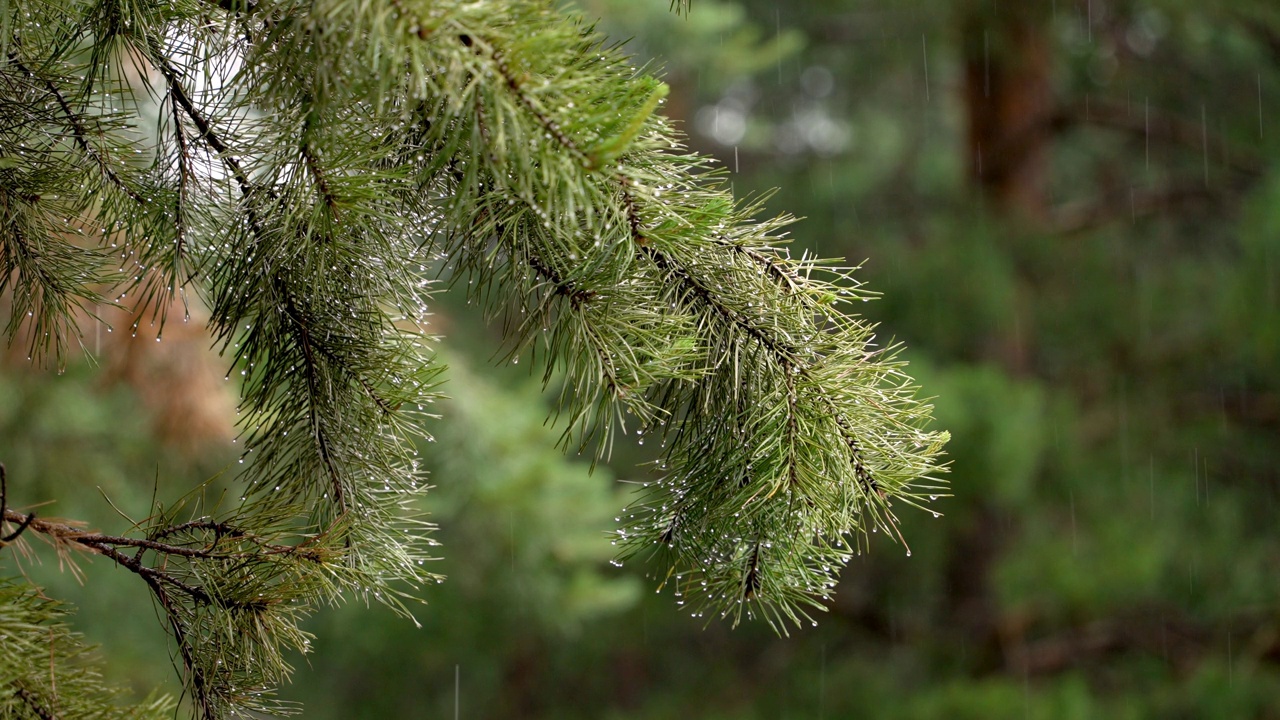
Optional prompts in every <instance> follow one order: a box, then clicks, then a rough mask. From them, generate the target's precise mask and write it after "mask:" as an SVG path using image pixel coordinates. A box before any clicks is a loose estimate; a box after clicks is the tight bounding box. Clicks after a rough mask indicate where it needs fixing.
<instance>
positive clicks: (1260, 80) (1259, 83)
mask: <svg viewBox="0 0 1280 720" xmlns="http://www.w3.org/2000/svg"><path fill="white" fill-rule="evenodd" d="M1258 139H1259V140H1261V139H1262V73H1261V72H1259V73H1258Z"/></svg>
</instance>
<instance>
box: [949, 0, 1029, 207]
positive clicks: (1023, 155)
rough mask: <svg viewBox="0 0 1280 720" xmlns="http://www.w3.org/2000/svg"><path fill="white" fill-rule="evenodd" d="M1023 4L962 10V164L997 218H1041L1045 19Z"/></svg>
mask: <svg viewBox="0 0 1280 720" xmlns="http://www.w3.org/2000/svg"><path fill="white" fill-rule="evenodd" d="M1032 5H1034V4H1031V3H1028V4H1026V5H1025V6H1024V4H1022V3H999V4H998V5H997V4H996V3H994V2H993V1H992V0H970V1H969V2H966V3H965V4H964V5H963V6H962V12H963V14H964V15H963V18H962V22H961V24H960V25H961V29H962V32H963V41H962V43H961V46H962V48H963V52H964V72H965V76H964V86H963V92H964V98H963V101H964V102H963V104H964V109H965V119H966V123H967V132H968V134H967V147H966V150H967V153H968V156H967V158H966V159H967V164H968V167H969V177H970V181H971V183H972V185H973V186H974V187H975V188H976V189H977V190H978V191H979V192H980V193H981V196H982V197H983V199H984V200H985V201H987V204H988V207H989V208H990V209H991V210H992V211H994V212H995V213H997V214H998V215H1002V216H1007V217H1013V218H1017V219H1021V220H1026V221H1033V222H1034V221H1040V220H1043V219H1044V218H1045V217H1046V215H1047V210H1048V202H1047V187H1046V182H1047V178H1048V174H1049V141H1050V127H1049V123H1048V118H1049V117H1050V116H1051V114H1052V93H1051V92H1050V80H1051V70H1052V52H1051V46H1050V39H1049V36H1048V35H1049V26H1048V18H1047V17H1046V15H1045V13H1044V11H1043V10H1041V9H1037V8H1034V7H1032Z"/></svg>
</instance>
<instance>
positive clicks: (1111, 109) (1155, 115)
mask: <svg viewBox="0 0 1280 720" xmlns="http://www.w3.org/2000/svg"><path fill="white" fill-rule="evenodd" d="M1046 121H1047V122H1048V123H1050V125H1051V126H1052V127H1053V128H1054V129H1057V130H1062V129H1064V128H1068V127H1072V126H1076V125H1094V126H1097V127H1101V128H1107V129H1110V130H1116V131H1119V132H1124V133H1127V134H1129V135H1134V136H1138V137H1141V138H1143V139H1148V138H1149V139H1151V140H1156V141H1158V142H1162V143H1165V144H1169V145H1179V146H1182V147H1185V148H1187V149H1189V150H1194V151H1197V152H1204V143H1205V128H1204V126H1203V125H1201V124H1198V123H1195V122H1192V121H1188V120H1185V119H1183V118H1181V117H1178V116H1177V115H1171V114H1168V113H1164V112H1161V111H1159V110H1156V111H1155V112H1151V111H1150V110H1149V109H1148V106H1146V105H1143V106H1141V107H1139V106H1137V105H1121V104H1118V103H1113V102H1110V101H1107V100H1099V99H1097V98H1090V99H1089V101H1088V102H1087V103H1076V104H1074V105H1069V106H1065V107H1062V108H1059V110H1058V111H1057V112H1056V113H1054V114H1053V115H1052V116H1049V117H1047V118H1046ZM1227 163H1228V167H1231V168H1232V169H1234V170H1236V171H1238V172H1243V173H1248V174H1250V175H1259V174H1262V173H1263V172H1265V170H1266V165H1265V163H1263V162H1262V161H1261V160H1260V159H1259V158H1256V157H1252V156H1248V155H1247V154H1245V153H1244V152H1242V151H1239V149H1238V148H1232V152H1231V155H1230V158H1229V160H1228V161H1227Z"/></svg>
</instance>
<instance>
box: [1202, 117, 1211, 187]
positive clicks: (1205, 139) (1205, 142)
mask: <svg viewBox="0 0 1280 720" xmlns="http://www.w3.org/2000/svg"><path fill="white" fill-rule="evenodd" d="M1200 140H1201V145H1202V147H1203V148H1204V186H1205V187H1209V123H1208V121H1207V120H1206V119H1205V110H1204V103H1200Z"/></svg>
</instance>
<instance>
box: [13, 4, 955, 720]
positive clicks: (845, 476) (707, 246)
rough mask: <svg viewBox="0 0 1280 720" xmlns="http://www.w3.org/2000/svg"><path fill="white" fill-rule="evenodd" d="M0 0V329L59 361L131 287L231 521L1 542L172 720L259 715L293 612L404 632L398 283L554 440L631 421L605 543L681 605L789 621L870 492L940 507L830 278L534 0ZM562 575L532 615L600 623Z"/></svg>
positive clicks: (916, 431) (606, 600)
mask: <svg viewBox="0 0 1280 720" xmlns="http://www.w3.org/2000/svg"><path fill="white" fill-rule="evenodd" d="M0 15H3V16H4V23H5V27H6V28H7V30H6V32H5V33H4V35H5V42H6V43H7V47H8V51H7V54H6V55H5V57H4V59H3V60H0V137H2V138H3V143H0V147H3V148H5V150H4V151H3V155H0V158H2V159H3V162H0V214H2V215H0V220H3V224H0V277H3V278H4V280H3V281H2V282H3V283H4V285H0V290H3V289H6V288H11V296H12V298H13V300H12V314H11V320H10V322H9V332H10V335H11V336H15V335H17V334H20V332H25V333H27V337H28V338H29V340H30V342H31V347H32V355H33V356H41V355H48V356H49V357H51V358H52V360H53V362H54V363H55V364H57V365H58V366H59V367H60V368H61V367H63V366H64V365H65V363H66V360H67V358H68V353H69V348H70V346H71V344H72V343H73V342H77V341H79V340H80V339H81V332H82V329H81V328H82V325H85V324H87V323H91V322H94V321H95V320H94V319H92V318H89V319H84V318H83V315H82V313H84V312H85V311H87V309H88V307H87V305H88V303H90V302H91V301H92V302H93V303H97V302H98V299H99V296H103V297H106V298H111V300H110V301H111V302H121V303H122V302H124V301H126V300H127V299H128V298H130V297H132V298H134V299H135V300H136V299H138V298H142V300H143V304H142V306H141V307H143V308H144V309H145V308H150V312H152V319H153V321H156V322H158V323H159V325H160V327H161V329H163V318H164V317H165V316H166V314H167V313H166V309H167V306H168V304H170V303H175V302H182V303H184V304H185V303H195V304H202V305H205V306H207V307H208V308H209V312H210V316H211V321H210V330H211V332H212V335H213V339H214V342H215V345H216V347H217V348H218V349H219V351H220V352H222V353H223V355H224V356H225V357H227V358H228V359H229V360H231V361H232V362H233V363H234V365H233V368H234V370H238V371H239V378H238V379H239V380H240V383H239V390H240V406H239V410H240V414H241V415H240V429H241V439H242V441H243V447H244V452H243V456H242V460H244V461H247V462H246V464H245V470H244V472H243V473H242V474H241V475H240V477H239V478H237V482H238V484H239V491H238V495H239V500H238V501H235V500H232V499H230V498H234V497H236V494H231V495H226V494H223V493H220V492H218V486H216V485H214V484H209V485H204V486H201V487H198V488H197V489H196V490H194V491H192V492H191V493H189V494H187V495H186V496H183V497H182V499H180V500H177V501H168V500H167V499H166V498H167V497H170V496H169V495H164V496H158V497H157V498H156V499H155V500H153V501H152V502H151V503H150V504H149V505H148V507H147V509H146V511H145V515H144V516H142V517H138V518H136V519H134V518H131V516H130V515H129V514H128V513H125V512H123V511H122V513H121V514H122V515H124V516H125V518H126V520H127V522H128V523H129V527H128V529H127V530H126V531H125V534H122V535H114V534H107V533H99V532H90V531H86V530H83V529H82V528H81V527H80V526H78V525H76V524H74V523H69V522H64V521H61V520H52V519H46V518H41V517H36V516H35V515H32V514H31V513H28V512H20V511H18V510H16V509H14V508H15V507H17V506H18V505H19V503H17V502H16V501H14V500H12V499H6V503H7V504H6V503H0V505H5V507H3V518H2V522H3V524H4V527H5V528H7V529H6V534H8V533H9V532H10V531H11V532H12V538H19V535H21V533H26V534H28V535H31V536H36V537H41V538H43V539H45V540H48V541H49V542H51V543H52V544H53V545H54V546H55V548H56V549H57V550H58V552H59V553H61V556H62V557H73V555H74V554H75V553H82V552H83V553H89V554H91V555H99V556H104V557H105V558H108V559H110V560H111V561H113V562H114V563H115V564H117V565H119V566H121V567H123V568H125V569H127V570H129V571H130V572H132V573H133V574H134V575H136V576H138V579H139V580H141V581H142V582H143V583H145V584H146V586H147V587H148V588H149V589H150V591H151V593H152V596H153V599H154V601H155V603H156V606H157V608H158V610H159V614H160V616H161V618H162V621H163V624H164V626H165V628H166V630H167V631H168V632H169V634H170V637H171V639H172V642H173V646H174V656H175V658H176V662H177V664H178V665H179V668H180V672H181V677H182V680H183V686H184V691H185V694H186V697H187V698H188V701H189V703H190V706H191V709H192V711H193V712H194V713H195V714H196V715H197V716H199V717H202V718H216V717H226V716H232V715H239V714H246V713H283V712H287V711H289V710H290V709H291V708H290V706H288V705H285V704H282V703H280V702H278V701H277V700H275V698H274V688H275V687H276V686H277V685H278V684H280V683H281V682H282V681H284V680H285V679H286V678H287V677H288V676H289V674H290V672H291V670H292V668H291V665H290V661H289V658H288V653H291V652H305V651H306V650H307V649H308V648H309V645H310V638H309V636H308V635H307V634H306V633H305V632H304V631H303V630H302V629H301V628H300V625H299V624H300V622H301V621H302V620H303V619H304V618H306V617H307V616H308V615H309V614H310V613H311V612H312V611H313V610H314V608H316V607H317V606H319V605H324V604H335V603H339V602H341V601H343V600H345V599H348V598H350V597H357V598H362V599H364V600H365V601H366V602H368V601H370V600H375V601H379V602H382V603H384V604H387V605H389V606H391V607H392V608H393V609H394V610H396V611H398V612H399V613H401V614H403V615H406V616H408V615H409V610H408V607H407V604H406V603H407V602H408V601H409V600H411V599H413V598H416V597H417V596H418V594H419V592H420V590H421V589H422V588H423V587H424V586H426V585H433V584H434V583H435V581H437V580H438V579H439V578H438V576H436V575H435V574H434V573H432V572H430V571H429V569H428V568H429V567H430V566H429V565H428V564H427V561H428V560H430V559H431V558H432V554H433V552H434V551H433V549H432V548H433V546H434V544H435V541H434V540H433V539H432V537H431V533H432V530H433V526H432V525H430V524H429V523H427V522H426V521H425V520H423V519H422V518H421V515H420V512H421V510H420V508H421V506H420V504H419V499H418V498H419V496H420V495H421V494H422V493H423V492H424V491H425V490H426V488H427V484H426V478H425V468H424V467H423V463H422V462H421V461H420V459H419V457H418V452H419V449H418V448H419V446H420V445H421V443H420V441H421V440H422V439H423V438H425V435H424V433H425V430H424V424H423V423H424V420H425V418H426V417H427V412H428V410H427V406H428V404H429V403H431V402H432V401H433V400H434V399H435V394H434V389H435V387H436V385H437V383H438V382H439V379H440V378H439V374H440V372H441V366H440V365H439V363H437V362H435V360H434V358H433V356H432V354H431V352H430V351H429V350H428V349H427V346H428V345H430V344H432V342H433V338H431V337H430V336H429V335H428V332H427V325H426V324H427V316H428V312H427V310H428V306H429V303H430V302H432V301H431V298H430V297H429V291H430V290H431V284H432V283H431V278H432V276H433V275H434V274H438V273H443V274H444V275H446V276H447V277H449V278H450V279H451V280H462V279H465V280H466V281H467V284H468V285H469V286H470V290H469V292H470V293H471V294H472V296H473V297H475V298H478V299H479V300H480V303H481V304H482V305H483V307H484V308H485V310H486V312H487V313H488V315H489V316H490V317H493V318H500V319H501V321H502V323H503V327H504V329H505V335H506V338H507V340H508V343H509V346H510V353H511V354H510V358H511V360H512V362H515V361H516V360H517V359H518V357H519V354H520V353H525V354H526V356H533V357H534V358H536V359H538V360H540V361H541V362H542V367H543V368H545V373H546V374H545V379H546V380H550V379H552V378H553V377H561V376H562V377H563V378H564V382H563V383H562V387H563V391H562V392H561V394H560V399H559V405H558V412H559V413H560V414H561V418H562V422H563V427H565V428H566V429H565V431H564V435H563V441H564V443H565V445H566V446H567V447H571V448H576V449H578V450H580V451H581V450H589V451H591V452H593V453H595V454H596V456H597V457H599V456H601V455H604V454H607V452H608V450H609V448H610V447H611V445H612V444H613V441H614V438H615V437H617V436H620V435H622V434H625V433H628V432H631V431H636V432H638V433H640V434H642V435H646V436H651V437H653V438H654V439H656V440H657V441H658V443H660V444H662V445H663V446H664V447H665V452H664V453H663V456H662V458H663V459H662V460H661V461H660V465H659V467H660V468H661V469H662V470H663V471H664V472H663V476H662V477H661V478H660V479H658V480H656V481H654V482H651V483H648V484H647V487H646V488H645V489H644V491H643V492H642V494H641V498H640V500H639V501H637V502H636V503H634V504H633V505H632V507H631V509H629V510H627V511H626V513H627V519H626V522H625V523H624V526H623V527H622V528H621V529H619V530H618V531H617V541H618V543H619V545H620V546H621V548H622V550H623V555H624V556H626V557H629V556H632V555H656V556H657V557H658V561H659V563H660V566H659V569H658V573H659V576H660V578H662V583H663V584H664V585H667V584H669V585H672V586H673V587H674V588H675V590H676V592H677V594H679V595H681V596H684V597H687V598H689V599H690V600H691V601H692V602H691V605H692V606H693V607H694V608H695V612H703V611H709V612H714V613H716V614H719V615H720V616H722V617H729V616H731V617H732V618H733V621H734V622H735V623H736V622H737V621H738V620H739V619H740V618H741V616H742V615H743V613H744V612H745V613H746V614H747V615H748V616H753V615H760V616H762V617H764V618H765V619H766V620H767V621H768V622H769V623H770V624H771V625H772V626H773V627H774V628H775V629H776V630H778V631H780V632H782V631H785V628H786V626H787V624H789V623H796V624H799V623H801V622H802V621H807V620H809V617H810V612H811V611H812V610H813V609H822V607H823V605H822V601H825V600H829V599H830V595H831V588H832V587H833V586H834V583H835V577H836V575H837V573H838V571H839V569H840V568H841V567H842V566H843V565H845V564H846V563H847V562H848V561H849V559H850V558H851V557H852V556H853V554H854V552H855V551H856V549H858V548H861V547H865V545H866V543H867V537H868V533H869V531H872V532H874V531H883V532H884V533H885V535H887V536H892V537H894V538H895V539H897V538H901V534H900V533H899V532H898V524H899V520H898V516H897V515H896V514H895V513H896V511H895V509H894V505H893V503H894V502H895V501H897V502H899V503H902V504H905V505H909V506H916V507H919V506H921V505H922V504H924V503H925V502H927V500H926V497H931V496H933V495H936V494H937V493H938V492H939V491H940V488H941V487H942V486H941V483H940V481H939V480H938V479H937V478H936V475H937V474H938V473H939V472H940V468H939V467H938V465H937V458H938V456H939V454H940V452H941V448H942V445H943V444H944V443H945V442H946V439H947V436H946V434H945V433H938V432H933V431H929V430H927V429H926V426H927V425H928V423H929V416H930V407H929V406H928V405H927V404H924V403H922V402H920V401H918V400H917V399H915V387H914V384H913V382H912V381H911V379H910V378H909V377H908V376H907V375H906V374H905V371H904V364H903V363H902V361H900V360H899V359H898V357H897V353H898V351H899V346H898V345H896V344H893V343H889V344H877V343H876V342H875V341H874V335H873V329H872V327H871V326H869V325H868V324H867V323H865V322H863V321H861V320H859V319H858V318H857V317H856V316H853V315H851V314H846V312H847V311H848V303H850V302H851V301H854V300H866V299H868V295H867V294H866V293H865V292H863V291H861V290H860V289H858V285H857V283H856V281H854V280H853V279H852V278H851V276H850V273H851V272H852V269H851V268H847V267H843V266H841V265H839V264H838V263H835V262H831V261H825V260H820V259H817V258H815V257H813V256H810V255H809V254H808V253H800V254H799V257H793V255H792V253H791V252H789V251H788V249H787V242H788V241H787V239H786V238H785V235H784V234H783V233H782V228H783V227H784V226H785V225H786V224H787V222H788V219H787V218H786V217H780V218H776V219H768V220H761V219H758V217H757V215H758V214H759V211H760V209H761V204H762V202H763V200H757V201H748V202H742V201H739V200H737V199H735V198H734V196H733V194H732V192H731V191H730V190H729V189H728V188H726V187H725V184H724V180H725V178H724V176H723V173H720V172H719V171H716V170H714V169H713V168H712V162H711V161H710V160H708V159H706V158H704V157H700V156H697V155H694V154H691V153H689V152H688V151H686V150H685V149H684V148H683V146H682V144H681V140H680V138H679V137H678V135H677V134H676V133H675V132H674V131H673V130H672V129H671V128H670V126H669V123H668V122H667V121H666V120H665V119H664V118H663V117H661V116H660V115H659V114H658V112H657V111H658V110H659V108H660V106H661V105H662V103H663V100H664V98H665V96H666V94H667V86H666V85H665V84H663V83H662V82H660V81H658V80H656V79H654V78H652V77H649V76H647V75H644V74H642V73H640V72H637V71H636V70H635V69H634V68H632V67H631V66H630V65H629V63H628V62H627V60H626V58H625V57H624V56H623V55H622V54H621V53H620V51H619V50H618V49H616V48H611V47H609V46H607V45H605V44H604V40H603V38H602V37H601V36H599V35H597V34H595V33H594V32H593V31H592V30H591V29H590V28H589V27H587V26H586V25H584V24H583V23H582V22H581V20H580V19H579V18H577V17H576V16H573V15H570V14H566V13H565V12H561V11H557V10H555V9H554V8H553V7H552V6H551V5H550V4H549V3H547V2H541V1H536V0H510V1H506V2H497V1H494V2H478V3H477V2H451V1H442V2H434V1H433V2H427V1H425V0H398V1H395V2H390V3H387V2H381V1H380V0H379V1H376V2H375V1H373V0H323V1H322V2H318V3H296V2H292V1H291V0H256V1H246V2H239V1H237V0H233V1H231V2H216V3H215V2H199V1H197V0H187V1H185V2H178V3H170V2H163V3H151V2H141V3H132V2H131V3H125V2H120V1H119V0H65V1H64V2H60V3H27V2H20V3H13V2H11V3H6V4H5V5H3V6H2V7H0ZM10 148H14V149H16V151H10ZM113 266H115V267H113ZM136 317H137V319H136V320H135V322H134V324H133V327H132V328H131V330H132V331H133V332H134V333H135V334H136V333H137V332H138V331H139V330H141V329H142V328H141V327H140V325H141V323H142V322H143V318H144V315H143V314H142V313H139V314H138V315H137V316H136ZM143 332H145V330H143ZM156 340H157V341H161V340H162V336H161V335H160V334H159V332H158V334H157V335H156ZM229 377H230V375H229ZM459 444H460V445H462V446H463V447H465V444H464V443H459ZM219 482H221V481H219ZM475 486H476V488H477V491H482V490H483V489H484V487H485V484H484V483H483V482H482V481H480V480H477V481H476V483H475ZM24 502H28V501H26V500H24ZM556 504H561V503H556ZM25 540H26V538H25V537H24V538H19V539H18V541H19V542H24V541H25ZM602 542H603V541H602ZM578 580H579V581H580V582H578V584H576V585H572V584H571V586H570V587H569V589H568V590H567V591H563V590H562V591H557V593H554V594H552V595H551V596H550V597H549V598H548V599H547V600H546V602H549V603H551V602H554V603H560V604H565V603H573V602H576V600H575V598H576V597H579V596H580V597H582V598H583V600H582V607H581V608H579V611H580V613H582V614H589V613H590V612H591V611H592V606H593V605H594V606H595V607H596V608H597V609H599V610H606V609H608V608H610V607H611V606H617V605H621V604H625V603H626V601H627V597H626V595H625V594H624V593H623V594H617V595H615V596H613V597H612V598H610V597H609V596H608V594H607V593H605V592H603V591H602V590H601V589H600V588H599V587H593V583H594V580H593V576H592V575H591V574H590V573H585V574H581V575H580V576H579V577H578ZM682 602H685V601H682Z"/></svg>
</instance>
